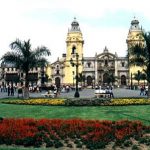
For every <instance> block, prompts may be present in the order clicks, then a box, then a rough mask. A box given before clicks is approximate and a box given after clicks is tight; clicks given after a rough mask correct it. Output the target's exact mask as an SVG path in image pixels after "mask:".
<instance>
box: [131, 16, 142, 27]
mask: <svg viewBox="0 0 150 150" xmlns="http://www.w3.org/2000/svg"><path fill="white" fill-rule="evenodd" d="M130 30H140V26H139V21H138V20H137V19H136V18H135V17H134V19H133V20H132V21H131V27H130Z"/></svg>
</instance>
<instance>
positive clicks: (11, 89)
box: [10, 86, 14, 96]
mask: <svg viewBox="0 0 150 150" xmlns="http://www.w3.org/2000/svg"><path fill="white" fill-rule="evenodd" d="M10 91H11V96H14V87H13V86H11V88H10Z"/></svg>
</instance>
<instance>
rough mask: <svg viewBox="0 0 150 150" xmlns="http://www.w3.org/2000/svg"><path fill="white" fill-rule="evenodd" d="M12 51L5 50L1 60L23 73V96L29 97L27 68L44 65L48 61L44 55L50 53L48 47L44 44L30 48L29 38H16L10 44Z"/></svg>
mask: <svg viewBox="0 0 150 150" xmlns="http://www.w3.org/2000/svg"><path fill="white" fill-rule="evenodd" d="M10 47H11V49H12V50H14V51H13V52H7V53H6V54H5V55H3V56H2V58H1V60H2V61H3V62H5V63H13V64H15V66H16V68H18V69H19V70H21V71H23V73H25V79H24V80H25V85H24V92H23V98H24V99H28V98H29V89H28V86H29V69H30V68H33V67H38V66H45V65H46V64H47V63H48V62H47V60H46V58H45V57H44V56H48V55H50V51H49V49H47V48H46V47H45V46H41V47H37V48H36V49H35V50H31V43H30V40H28V41H20V40H19V39H16V40H15V41H14V42H12V43H11V44H10Z"/></svg>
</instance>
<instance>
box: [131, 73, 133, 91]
mask: <svg viewBox="0 0 150 150" xmlns="http://www.w3.org/2000/svg"><path fill="white" fill-rule="evenodd" d="M132 79H133V78H132V72H131V90H132V89H133V88H132V86H133V83H132Z"/></svg>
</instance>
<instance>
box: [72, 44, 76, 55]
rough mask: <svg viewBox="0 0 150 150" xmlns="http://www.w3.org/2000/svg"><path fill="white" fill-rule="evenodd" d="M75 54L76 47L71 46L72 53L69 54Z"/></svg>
mask: <svg viewBox="0 0 150 150" xmlns="http://www.w3.org/2000/svg"><path fill="white" fill-rule="evenodd" d="M75 53H76V47H75V46H73V47H72V52H71V54H75Z"/></svg>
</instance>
